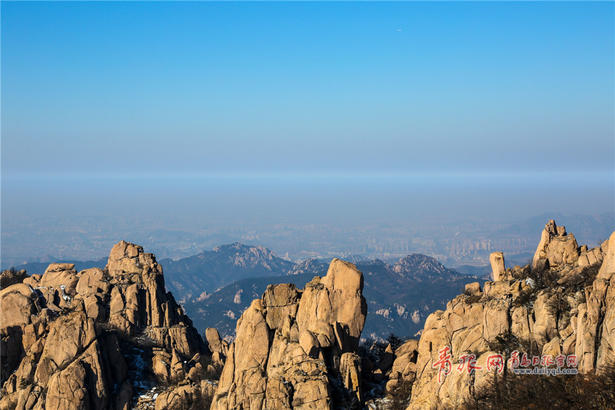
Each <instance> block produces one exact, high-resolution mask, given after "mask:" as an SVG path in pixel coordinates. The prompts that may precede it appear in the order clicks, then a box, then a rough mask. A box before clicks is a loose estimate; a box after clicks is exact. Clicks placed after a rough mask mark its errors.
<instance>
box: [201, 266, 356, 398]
mask: <svg viewBox="0 0 615 410" xmlns="http://www.w3.org/2000/svg"><path fill="white" fill-rule="evenodd" d="M362 290H363V275H362V274H361V272H359V271H358V270H357V269H356V268H355V266H354V265H352V264H350V263H347V262H344V261H341V260H339V259H334V260H333V261H332V262H331V264H330V266H329V270H328V272H327V275H326V276H325V277H323V278H319V277H315V278H314V279H313V280H312V281H311V282H309V283H308V284H307V285H306V287H305V289H304V290H299V289H296V288H295V286H294V285H292V284H280V285H274V286H271V285H270V286H269V287H268V288H267V290H266V291H265V293H264V295H263V297H262V298H261V299H256V300H254V301H253V302H252V304H251V305H250V307H249V308H248V309H247V310H246V311H245V312H244V313H243V315H242V316H241V318H240V319H239V320H238V322H237V331H236V339H235V341H234V342H233V343H232V344H231V345H230V347H229V348H228V356H227V360H226V363H225V365H224V370H223V372H222V376H221V378H220V381H219V384H218V388H217V390H216V394H215V396H214V399H213V404H212V409H235V408H243V409H289V408H298V409H323V408H332V407H334V406H342V407H346V408H349V407H352V406H353V405H358V404H359V403H360V400H361V386H360V372H361V369H360V363H361V360H360V358H359V357H358V355H357V354H356V350H357V347H358V344H359V338H360V335H361V331H362V329H363V325H364V323H365V317H366V314H367V306H366V303H365V299H364V298H363V296H362Z"/></svg>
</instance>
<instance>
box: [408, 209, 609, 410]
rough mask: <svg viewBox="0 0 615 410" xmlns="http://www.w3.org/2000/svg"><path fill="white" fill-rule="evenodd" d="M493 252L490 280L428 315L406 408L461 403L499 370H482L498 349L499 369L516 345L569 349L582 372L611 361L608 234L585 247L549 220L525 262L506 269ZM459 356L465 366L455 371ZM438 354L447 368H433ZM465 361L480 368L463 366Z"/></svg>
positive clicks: (532, 351) (535, 351) (549, 351)
mask: <svg viewBox="0 0 615 410" xmlns="http://www.w3.org/2000/svg"><path fill="white" fill-rule="evenodd" d="M500 256H501V255H499V254H497V253H496V254H495V255H494V254H492V258H491V259H492V268H493V272H494V279H496V280H494V281H488V282H485V284H484V286H483V287H482V288H481V286H480V284H479V283H475V284H471V285H467V286H466V291H465V293H464V294H463V295H460V296H457V297H456V298H454V299H453V300H451V301H450V302H449V303H448V304H447V306H446V309H445V310H438V311H436V312H434V313H432V314H431V315H430V316H429V317H428V318H427V320H426V323H425V327H424V329H423V331H422V333H421V338H420V340H419V343H418V349H417V350H418V357H417V361H416V366H413V368H414V369H416V373H415V377H416V381H415V382H414V384H413V386H412V396H411V402H410V405H409V408H410V409H429V408H441V407H450V408H458V407H460V406H462V405H463V403H464V402H465V400H466V399H468V397H470V396H471V395H472V394H474V392H476V391H480V390H481V388H482V387H486V386H488V385H489V383H490V382H492V381H493V380H494V375H496V376H497V375H498V374H500V373H499V372H500V370H499V368H498V367H497V366H491V371H488V370H487V369H488V368H489V367H490V366H489V364H490V363H488V361H489V360H490V359H489V358H490V357H491V358H494V357H495V359H494V360H496V361H497V360H499V359H498V358H497V355H501V360H502V363H504V366H502V369H501V372H509V371H511V367H510V366H511V363H510V362H508V359H510V358H511V353H512V352H513V351H515V350H516V351H518V352H525V353H527V354H528V355H530V357H532V355H536V356H538V357H541V356H542V355H551V357H553V358H555V357H556V356H557V355H565V356H566V357H568V356H575V357H576V358H577V360H578V370H579V371H580V372H582V373H594V372H597V373H600V372H601V371H602V370H603V369H605V368H606V366H607V365H609V364H611V363H613V362H614V361H615V350H614V347H615V281H613V280H612V279H613V277H614V275H615V233H613V235H611V237H610V239H609V240H608V241H606V242H605V243H603V244H602V245H601V246H599V247H596V248H594V249H587V247H586V246H583V247H578V246H577V243H576V240H575V238H574V236H573V235H572V234H569V233H567V232H566V229H565V228H564V227H563V226H557V225H556V224H555V222H554V221H550V222H549V223H547V225H546V227H545V229H544V231H543V233H542V237H541V240H540V244H539V246H538V248H537V251H536V255H535V256H534V258H533V261H532V263H531V265H530V266H525V267H518V266H517V267H514V268H512V269H506V268H505V266H504V260H503V256H502V257H501V258H500ZM464 355H465V359H463V360H465V361H466V362H464V363H465V365H466V367H464V371H457V370H456V369H457V367H458V366H462V364H461V363H460V362H459V360H460V358H462V357H464ZM443 358H449V359H450V368H449V370H447V369H446V368H441V367H440V365H439V363H443V362H446V361H443V360H442V359H443ZM470 361H471V362H472V363H473V366H477V367H478V368H481V370H475V371H468V370H467V365H468V363H469V362H470ZM491 365H493V363H491ZM462 367H463V366H462Z"/></svg>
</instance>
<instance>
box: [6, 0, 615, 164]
mask: <svg viewBox="0 0 615 410" xmlns="http://www.w3.org/2000/svg"><path fill="white" fill-rule="evenodd" d="M614 41H615V33H614V4H613V3H612V2H607V3H570V2H567V3H526V2H518V3H485V2H478V3H164V2H163V3H158V2H140V3H96V2H94V3H57V2H47V3H7V2H2V171H3V175H5V176H10V175H15V176H17V175H24V174H28V175H60V174H62V175H90V174H97V175H101V174H102V175H110V174H113V175H117V174H119V175H127V174H131V175H140V174H156V175H160V174H168V175H182V174H191V175H192V174H218V175H220V174H221V175H229V174H232V175H236V174H239V175H257V174H274V175H276V174H288V173H291V174H293V173H296V174H308V175H310V174H319V175H328V174H349V175H353V174H405V173H419V174H421V173H447V172H448V173H456V174H463V173H499V172H501V173H513V174H514V173H532V172H556V173H557V172H581V171H582V172H603V173H604V172H607V173H609V172H610V173H612V172H613V168H614V161H615V142H614V138H615V137H614V126H615V125H614V123H615V122H614V78H615V75H614V73H615V71H614V61H615V56H614Z"/></svg>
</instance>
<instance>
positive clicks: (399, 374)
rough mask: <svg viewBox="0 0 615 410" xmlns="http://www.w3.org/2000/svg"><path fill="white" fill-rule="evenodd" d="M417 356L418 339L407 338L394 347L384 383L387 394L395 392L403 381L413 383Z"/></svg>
mask: <svg viewBox="0 0 615 410" xmlns="http://www.w3.org/2000/svg"><path fill="white" fill-rule="evenodd" d="M417 356H418V340H416V339H409V340H407V341H406V342H404V344H402V345H401V346H399V347H398V348H397V349H395V354H394V358H395V360H394V361H393V365H392V367H391V372H390V374H389V380H388V381H387V384H386V391H387V393H389V394H392V393H394V392H395V390H396V389H397V388H399V387H400V386H401V385H403V384H404V383H410V384H411V383H413V382H414V380H415V378H416V360H417Z"/></svg>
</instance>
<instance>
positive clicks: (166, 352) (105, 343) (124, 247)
mask: <svg viewBox="0 0 615 410" xmlns="http://www.w3.org/2000/svg"><path fill="white" fill-rule="evenodd" d="M0 304H1V305H2V310H1V311H0V335H1V336H2V349H1V351H2V355H3V357H2V358H1V359H2V360H1V362H2V365H3V366H2V378H1V382H2V383H3V384H2V395H1V399H0V408H2V409H5V408H34V409H43V408H49V409H60V408H62V409H81V408H92V409H116V408H117V409H125V408H129V407H132V406H135V405H137V402H138V401H139V400H141V399H139V398H138V397H139V396H140V395H144V396H143V397H150V399H151V404H152V405H153V395H151V396H147V390H148V389H156V388H157V386H160V385H161V384H164V385H170V386H173V385H174V384H175V383H178V382H182V383H183V385H184V390H183V393H184V396H185V397H186V400H195V399H196V398H197V397H201V396H202V395H203V389H207V388H208V387H207V386H206V385H203V384H202V383H201V380H202V379H203V376H204V374H205V372H206V370H207V366H208V363H209V359H208V358H207V356H206V355H205V350H204V344H203V341H202V340H201V338H200V336H199V335H198V333H197V331H196V330H195V329H194V328H193V327H192V324H191V322H190V320H189V319H188V318H187V317H186V316H185V315H184V314H183V311H182V309H181V308H180V307H179V306H178V305H177V303H176V302H175V300H174V298H173V295H171V294H170V293H167V292H166V291H165V288H164V279H163V274H162V268H161V267H160V265H158V263H157V262H156V258H155V257H154V255H152V254H149V253H145V252H143V248H142V247H140V246H138V245H134V244H131V243H127V242H124V241H121V242H119V243H117V244H116V245H115V246H114V247H113V249H112V250H111V253H110V255H109V260H108V263H107V267H106V268H105V269H104V270H102V269H98V268H92V269H86V270H83V271H80V272H76V271H75V269H74V265H73V264H66V263H54V264H51V265H49V266H48V268H47V269H46V270H45V273H44V274H43V275H32V276H30V277H27V278H25V279H24V280H23V282H22V283H17V284H13V285H12V286H9V287H7V288H5V289H3V290H2V291H0ZM166 398H168V394H166V395H165V394H161V395H160V400H162V401H164V400H166ZM161 403H162V402H161ZM165 403H166V402H165Z"/></svg>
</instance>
